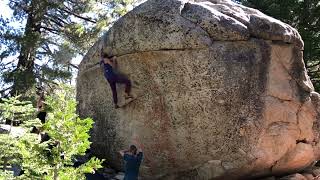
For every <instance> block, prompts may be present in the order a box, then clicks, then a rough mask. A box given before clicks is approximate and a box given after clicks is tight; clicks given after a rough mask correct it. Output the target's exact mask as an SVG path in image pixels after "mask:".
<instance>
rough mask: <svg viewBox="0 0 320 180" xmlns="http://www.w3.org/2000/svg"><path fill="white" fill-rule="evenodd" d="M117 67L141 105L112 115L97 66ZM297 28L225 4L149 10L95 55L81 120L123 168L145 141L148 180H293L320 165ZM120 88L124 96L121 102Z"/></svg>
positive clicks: (314, 97) (112, 34)
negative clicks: (134, 141)
mask: <svg viewBox="0 0 320 180" xmlns="http://www.w3.org/2000/svg"><path fill="white" fill-rule="evenodd" d="M101 48H103V49H104V52H106V53H109V54H113V55H116V56H118V66H119V71H120V72H121V73H123V74H125V75H127V76H128V77H129V78H130V79H131V81H132V83H133V94H134V95H135V96H137V99H136V100H135V101H133V102H131V103H130V104H128V105H126V106H124V107H122V108H120V109H114V107H113V103H112V96H111V90H110V87H109V85H108V83H107V81H106V80H105V79H104V76H103V73H102V70H101V68H99V66H98V65H96V64H97V63H98V62H99V60H100V59H99V55H100V49H101ZM302 49H303V42H302V40H301V38H300V35H299V34H298V32H297V31H296V30H295V29H293V28H292V27H290V26H289V25H287V24H285V23H283V22H280V21H278V20H276V19H273V18H271V17H268V16H266V15H264V14H262V13H261V12H259V11H257V10H254V9H251V8H247V7H244V6H241V5H238V4H235V3H233V2H231V1H228V0H220V1H219V0H216V1H215V0H211V1H200V0H199V1H182V0H149V1H147V2H145V3H143V4H141V5H140V6H138V7H136V8H135V9H133V10H132V11H131V12H129V13H128V14H127V15H125V16H124V17H122V18H120V19H119V20H118V21H117V22H116V23H115V24H114V26H113V27H112V28H111V29H110V30H109V31H108V32H107V33H106V34H105V35H104V36H103V37H102V38H101V39H100V40H99V41H98V42H97V43H96V44H95V45H94V46H93V47H92V48H91V49H90V50H89V52H88V53H87V54H86V56H85V57H84V59H83V61H82V62H81V64H80V69H79V74H78V78H77V100H78V101H79V106H78V111H79V113H80V115H81V116H82V117H87V116H90V117H92V118H94V120H95V124H94V128H93V129H92V138H91V140H92V142H93V143H92V150H93V152H94V153H95V154H96V155H98V156H99V157H102V158H106V159H107V162H108V163H110V164H111V165H113V166H115V167H117V168H119V169H120V168H122V163H121V162H122V161H121V157H120V156H119V155H118V153H117V152H118V151H119V150H121V149H124V148H127V146H128V145H129V144H130V142H131V137H132V136H133V135H137V136H138V138H139V139H140V141H141V142H142V143H143V144H144V152H145V157H144V161H143V163H142V166H141V168H140V170H141V177H142V178H143V179H184V180H185V179H211V178H216V179H219V178H220V179H239V178H246V177H249V176H250V177H259V176H265V175H271V174H284V173H287V172H296V171H299V170H301V169H303V168H306V167H307V166H309V165H310V164H312V163H313V161H315V160H316V159H319V155H320V154H319V152H320V151H319V147H318V141H319V134H318V132H319V119H318V118H317V117H318V113H319V112H318V110H319V108H318V103H319V95H318V94H317V93H315V92H314V89H313V86H312V84H311V82H310V80H309V77H308V76H307V73H306V69H305V67H304V63H303V59H302ZM123 91H124V89H123V86H119V87H118V93H119V94H118V96H119V98H120V103H123Z"/></svg>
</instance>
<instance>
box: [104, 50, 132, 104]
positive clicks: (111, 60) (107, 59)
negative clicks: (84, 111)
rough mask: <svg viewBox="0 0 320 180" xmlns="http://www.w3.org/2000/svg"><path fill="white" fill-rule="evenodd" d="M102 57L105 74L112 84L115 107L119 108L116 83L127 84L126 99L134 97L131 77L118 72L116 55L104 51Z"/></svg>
mask: <svg viewBox="0 0 320 180" xmlns="http://www.w3.org/2000/svg"><path fill="white" fill-rule="evenodd" d="M101 56H102V59H101V61H100V66H101V65H103V67H104V76H105V78H106V79H107V81H108V82H109V84H110V87H111V91H112V97H113V103H114V106H115V108H119V106H118V95H117V86H116V84H117V83H118V84H125V86H126V87H125V99H129V98H133V97H132V96H131V94H130V92H131V82H130V80H129V79H127V78H126V77H124V76H123V75H120V74H116V73H115V72H114V69H116V65H117V62H116V57H115V56H109V55H108V54H105V53H102V54H101Z"/></svg>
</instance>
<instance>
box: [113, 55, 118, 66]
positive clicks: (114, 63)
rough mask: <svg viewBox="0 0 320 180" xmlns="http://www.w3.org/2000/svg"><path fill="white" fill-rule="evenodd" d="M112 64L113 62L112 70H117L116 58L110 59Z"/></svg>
mask: <svg viewBox="0 0 320 180" xmlns="http://www.w3.org/2000/svg"><path fill="white" fill-rule="evenodd" d="M112 62H113V68H115V69H117V68H118V62H117V57H116V56H113V57H112Z"/></svg>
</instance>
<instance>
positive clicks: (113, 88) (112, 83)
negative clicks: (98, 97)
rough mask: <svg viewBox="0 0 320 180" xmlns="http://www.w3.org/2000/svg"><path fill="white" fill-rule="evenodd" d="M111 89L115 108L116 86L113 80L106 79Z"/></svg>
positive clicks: (116, 101)
mask: <svg viewBox="0 0 320 180" xmlns="http://www.w3.org/2000/svg"><path fill="white" fill-rule="evenodd" d="M108 82H109V84H110V87H111V91H112V97H113V103H114V105H115V108H118V107H119V106H118V95H117V86H116V82H115V81H108Z"/></svg>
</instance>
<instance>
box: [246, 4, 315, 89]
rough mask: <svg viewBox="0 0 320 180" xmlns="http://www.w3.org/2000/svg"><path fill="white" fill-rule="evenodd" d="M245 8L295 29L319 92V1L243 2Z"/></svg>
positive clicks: (310, 73) (312, 79)
mask: <svg viewBox="0 0 320 180" xmlns="http://www.w3.org/2000/svg"><path fill="white" fill-rule="evenodd" d="M242 3H243V4H244V5H246V6H249V7H252V8H255V9H258V10H260V11H262V12H263V13H265V14H267V15H269V16H272V17H274V18H276V19H279V20H281V21H283V22H286V23H288V24H290V25H291V26H293V27H294V28H296V29H297V30H298V31H299V33H300V35H301V37H302V39H303V41H304V45H305V46H304V55H303V56H304V60H305V64H306V66H307V70H308V74H309V76H310V78H311V81H312V82H313V85H314V86H315V89H316V91H318V92H319V91H320V2H319V0H243V1H242Z"/></svg>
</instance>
